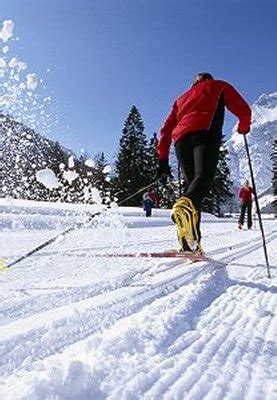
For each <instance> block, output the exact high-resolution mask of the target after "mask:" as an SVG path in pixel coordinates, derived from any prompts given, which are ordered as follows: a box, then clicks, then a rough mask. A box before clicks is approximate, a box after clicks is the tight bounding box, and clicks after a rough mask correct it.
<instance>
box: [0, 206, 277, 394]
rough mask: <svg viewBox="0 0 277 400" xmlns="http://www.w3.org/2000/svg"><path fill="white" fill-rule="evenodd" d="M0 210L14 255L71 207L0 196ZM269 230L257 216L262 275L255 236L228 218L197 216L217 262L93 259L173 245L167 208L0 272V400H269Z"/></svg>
mask: <svg viewBox="0 0 277 400" xmlns="http://www.w3.org/2000/svg"><path fill="white" fill-rule="evenodd" d="M19 209H20V210H19ZM77 209H78V210H77ZM77 211H78V212H77ZM84 211H85V212H86V211H87V210H84ZM1 212H2V215H3V219H2V220H3V221H4V229H3V231H2V232H1V243H4V246H2V248H1V255H2V256H4V257H6V258H7V259H9V260H12V259H13V258H16V257H18V256H20V255H21V254H23V253H24V252H26V251H28V250H30V249H31V248H32V247H35V246H36V245H38V244H40V243H41V242H42V241H43V240H45V239H47V238H49V237H51V236H54V235H55V233H56V231H54V228H55V218H57V219H58V224H61V216H63V218H64V221H63V224H64V225H63V226H65V225H66V224H67V225H70V223H72V222H73V221H75V220H76V218H77V216H78V213H80V207H79V208H78V207H76V208H74V207H72V206H71V207H70V206H67V207H65V206H62V205H51V206H48V205H45V206H43V205H42V203H34V204H33V205H32V204H30V203H25V202H14V203H13V204H12V205H10V204H8V203H5V202H3V204H2V206H1ZM34 215H36V218H35V229H32V221H33V220H34ZM45 215H47V216H48V217H49V218H46V221H47V226H46V225H45ZM22 216H23V217H22ZM50 216H51V218H50ZM50 220H51V227H50V228H49V221H50ZM65 222H66V224H65ZM275 222H276V221H273V220H271V218H270V217H269V218H268V220H265V228H266V235H267V245H268V249H269V253H270V260H271V264H272V265H271V268H272V275H273V279H272V280H268V279H267V278H266V268H265V266H264V265H263V262H264V261H263V253H262V249H261V239H260V233H259V231H258V230H256V229H254V230H253V231H251V232H249V231H243V232H239V231H237V230H236V221H235V220H232V219H226V220H217V219H215V218H213V217H209V216H206V217H205V218H204V222H203V235H204V238H205V240H204V245H205V248H206V249H207V251H208V252H209V254H210V255H211V256H212V257H213V258H214V259H216V260H218V261H220V262H221V264H220V263H216V262H215V263H210V262H198V263H195V264H186V263H185V262H184V261H183V260H176V259H174V260H168V259H149V260H148V259H139V258H132V259H125V258H116V257H114V258H111V257H105V253H106V252H109V253H110V252H111V250H112V251H114V252H115V253H116V252H119V253H124V252H131V251H134V252H135V251H144V252H146V251H150V250H151V251H161V250H164V249H165V248H172V247H174V245H175V232H174V227H173V226H172V225H171V223H170V219H169V216H168V213H167V212H166V211H155V214H154V216H153V218H152V219H147V220H145V218H144V215H143V214H142V213H141V211H140V210H138V209H137V210H135V209H128V208H123V209H121V210H120V213H119V211H113V212H112V213H111V214H110V215H109V216H106V217H103V218H99V219H98V220H97V221H96V223H95V225H94V226H91V227H90V228H88V229H86V230H81V231H78V232H73V233H71V234H70V235H68V237H65V238H64V240H63V241H61V242H59V243H56V244H54V245H52V246H51V247H49V248H47V249H44V250H43V251H41V252H40V253H38V254H37V255H35V256H33V257H30V258H29V259H27V260H24V261H23V262H22V263H21V264H18V265H17V266H14V267H13V268H11V269H10V270H7V271H4V272H1V275H0V284H1V297H0V298H1V303H0V398H1V399H2V398H3V399H12V400H14V399H93V400H94V399H106V398H107V399H117V400H118V399H126V400H127V399H130V400H131V399H132V400H133V399H149V400H150V399H170V400H171V399H186V400H187V399H192V400H198V399H205V400H206V399H208V400H217V399H218V400H219V399H228V400H231V399H255V400H256V399H261V400H264V399H266V400H271V399H272V400H273V399H275V398H277V388H276V383H275V382H276V381H277V379H276V375H277V367H276V316H275V314H276V278H275V276H276V268H277V267H276V248H277V246H276V243H277V231H276V228H275V225H276V223H275ZM11 228H13V229H11ZM59 228H61V226H60V225H59ZM99 252H103V257H101V258H99V257H94V254H96V253H97V254H99ZM274 264H275V265H274ZM274 328H275V331H274Z"/></svg>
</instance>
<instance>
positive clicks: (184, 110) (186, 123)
mask: <svg viewBox="0 0 277 400" xmlns="http://www.w3.org/2000/svg"><path fill="white" fill-rule="evenodd" d="M221 95H222V96H223V101H224V105H225V106H226V107H227V108H228V110H229V111H231V112H232V113H233V114H234V115H236V116H237V117H238V119H239V125H238V131H239V132H240V133H248V132H249V130H250V124H251V109H250V107H249V106H248V104H247V103H246V102H245V101H244V99H243V98H242V97H241V95H240V94H239V93H238V92H237V91H236V90H235V89H234V88H233V86H231V85H230V84H229V83H227V82H224V81H219V80H205V81H203V82H200V83H197V84H196V85H195V86H192V87H191V88H190V89H189V90H188V91H187V92H186V93H184V94H182V96H180V97H179V98H178V99H177V100H176V101H175V103H174V104H173V108H172V110H171V112H170V114H169V116H168V117H167V119H166V121H165V123H164V126H163V127H162V129H161V135H160V141H159V144H158V156H159V159H160V160H167V159H168V156H169V148H170V144H171V142H172V141H173V143H176V142H177V141H178V140H179V139H180V138H181V137H183V136H184V135H185V134H186V133H188V132H193V131H199V130H207V129H209V128H210V126H211V123H212V120H213V116H214V113H215V111H216V108H217V105H218V102H219V98H220V96H221Z"/></svg>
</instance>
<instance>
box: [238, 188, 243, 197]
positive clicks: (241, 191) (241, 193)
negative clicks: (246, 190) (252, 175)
mask: <svg viewBox="0 0 277 400" xmlns="http://www.w3.org/2000/svg"><path fill="white" fill-rule="evenodd" d="M242 197H243V188H240V190H239V198H240V199H241V198H242Z"/></svg>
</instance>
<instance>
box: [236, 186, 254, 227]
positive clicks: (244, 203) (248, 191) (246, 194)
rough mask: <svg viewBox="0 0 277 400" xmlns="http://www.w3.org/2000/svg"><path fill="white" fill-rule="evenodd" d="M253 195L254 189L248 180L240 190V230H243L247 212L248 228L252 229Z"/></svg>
mask: <svg viewBox="0 0 277 400" xmlns="http://www.w3.org/2000/svg"><path fill="white" fill-rule="evenodd" d="M252 193H253V188H252V187H251V186H250V184H249V181H248V180H246V181H245V184H244V186H242V187H241V188H240V191H239V198H240V204H241V212H240V217H239V229H242V227H243V224H244V217H245V212H246V211H247V228H248V229H251V228H252Z"/></svg>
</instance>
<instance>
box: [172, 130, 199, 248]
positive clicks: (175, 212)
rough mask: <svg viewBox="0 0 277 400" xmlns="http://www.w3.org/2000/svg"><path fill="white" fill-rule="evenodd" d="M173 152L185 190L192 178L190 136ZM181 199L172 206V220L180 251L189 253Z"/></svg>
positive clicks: (176, 145) (185, 220) (178, 143)
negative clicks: (180, 171) (175, 228)
mask: <svg viewBox="0 0 277 400" xmlns="http://www.w3.org/2000/svg"><path fill="white" fill-rule="evenodd" d="M175 151H176V156H177V159H178V162H179V165H180V167H181V170H182V174H183V177H184V180H185V188H187V187H188V186H189V185H190V182H191V181H192V180H193V177H194V160H193V151H192V146H191V135H186V136H185V137H184V138H183V139H181V140H180V141H178V142H177V143H176V144H175ZM185 190H186V189H185ZM182 198H183V197H181V198H180V199H179V200H177V202H176V203H175V204H174V206H173V209H172V219H173V221H174V222H175V224H176V227H177V236H178V241H179V243H180V246H181V250H182V251H191V248H190V246H189V245H188V242H187V238H186V237H187V235H186V228H185V226H186V225H187V223H188V221H187V218H186V215H185V213H184V208H183V207H182V205H181V204H180V201H181V199H182Z"/></svg>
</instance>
